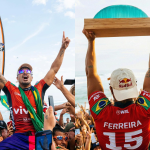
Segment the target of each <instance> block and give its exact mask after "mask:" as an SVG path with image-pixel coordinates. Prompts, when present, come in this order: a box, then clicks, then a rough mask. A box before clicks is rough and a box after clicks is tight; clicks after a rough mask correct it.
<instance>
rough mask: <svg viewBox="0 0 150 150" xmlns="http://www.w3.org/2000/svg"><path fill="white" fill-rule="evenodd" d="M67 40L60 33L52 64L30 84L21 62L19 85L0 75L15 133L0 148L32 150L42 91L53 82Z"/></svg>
mask: <svg viewBox="0 0 150 150" xmlns="http://www.w3.org/2000/svg"><path fill="white" fill-rule="evenodd" d="M69 43H70V39H69V38H68V37H65V33H64V32H63V38H62V45H61V48H60V51H59V53H58V55H57V57H56V59H55V60H54V62H53V63H52V65H51V67H50V70H49V71H48V73H47V74H46V76H45V77H44V78H43V79H42V80H40V81H39V82H38V83H36V85H35V86H32V85H31V82H32V79H33V73H32V70H33V69H32V66H31V65H30V64H27V63H24V64H22V65H21V66H20V67H19V68H18V71H17V80H18V82H19V87H16V86H15V85H14V84H13V83H11V82H10V81H7V80H6V79H5V77H4V76H3V75H2V74H0V89H2V90H3V91H4V93H5V94H6V96H7V99H8V103H9V108H10V114H11V119H12V124H13V129H14V131H15V133H14V134H13V136H12V137H9V138H7V139H6V140H4V141H3V142H1V143H0V149H1V150H3V149H18V150H19V149H34V148H35V136H34V135H35V132H38V131H42V130H43V124H44V119H46V118H44V115H43V103H44V95H45V91H46V90H47V89H48V88H49V86H50V85H51V84H52V83H53V81H54V77H55V75H56V73H57V72H58V70H59V68H60V67H61V64H62V61H63V58H64V53H65V50H66V48H67V47H68V46H69Z"/></svg>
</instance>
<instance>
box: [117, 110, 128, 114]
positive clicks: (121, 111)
mask: <svg viewBox="0 0 150 150" xmlns="http://www.w3.org/2000/svg"><path fill="white" fill-rule="evenodd" d="M128 113H129V111H128V109H127V110H117V111H116V114H117V115H120V114H121V115H122V114H128Z"/></svg>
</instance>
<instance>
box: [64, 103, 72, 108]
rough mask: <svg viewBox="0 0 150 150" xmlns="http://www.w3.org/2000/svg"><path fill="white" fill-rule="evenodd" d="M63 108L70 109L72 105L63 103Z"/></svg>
mask: <svg viewBox="0 0 150 150" xmlns="http://www.w3.org/2000/svg"><path fill="white" fill-rule="evenodd" d="M62 105H63V108H70V106H71V104H70V103H69V102H66V103H63V104H62Z"/></svg>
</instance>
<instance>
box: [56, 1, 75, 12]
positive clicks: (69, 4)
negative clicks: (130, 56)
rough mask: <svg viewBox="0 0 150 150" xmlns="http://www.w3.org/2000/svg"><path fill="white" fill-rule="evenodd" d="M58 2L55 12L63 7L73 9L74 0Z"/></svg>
mask: <svg viewBox="0 0 150 150" xmlns="http://www.w3.org/2000/svg"><path fill="white" fill-rule="evenodd" d="M58 2H59V4H58V5H57V6H56V11H57V12H62V11H63V10H64V9H73V8H74V7H75V0H58Z"/></svg>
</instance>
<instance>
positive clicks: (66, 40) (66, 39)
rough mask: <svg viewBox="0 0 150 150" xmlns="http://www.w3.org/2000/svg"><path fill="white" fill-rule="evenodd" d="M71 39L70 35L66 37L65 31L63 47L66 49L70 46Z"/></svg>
mask: <svg viewBox="0 0 150 150" xmlns="http://www.w3.org/2000/svg"><path fill="white" fill-rule="evenodd" d="M69 43H70V39H69V38H68V37H65V32H64V31H63V38H62V46H61V48H62V49H66V48H67V47H68V46H69Z"/></svg>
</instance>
